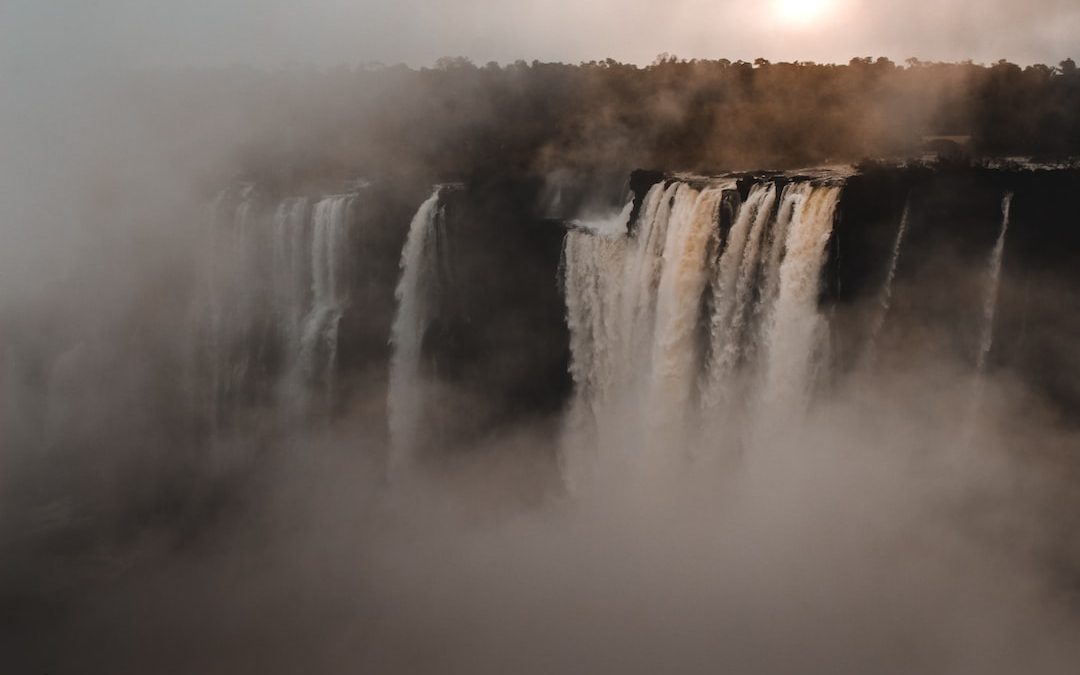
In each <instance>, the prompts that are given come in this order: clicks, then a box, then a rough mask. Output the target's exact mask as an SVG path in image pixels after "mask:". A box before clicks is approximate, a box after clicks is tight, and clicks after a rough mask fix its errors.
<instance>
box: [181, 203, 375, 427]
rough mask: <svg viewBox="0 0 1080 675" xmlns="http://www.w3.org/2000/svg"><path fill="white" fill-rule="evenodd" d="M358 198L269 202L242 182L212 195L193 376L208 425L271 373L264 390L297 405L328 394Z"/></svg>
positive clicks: (196, 318) (217, 421)
mask: <svg viewBox="0 0 1080 675" xmlns="http://www.w3.org/2000/svg"><path fill="white" fill-rule="evenodd" d="M358 198H359V193H358V192H353V193H348V194H340V195H331V196H327V197H322V198H319V199H318V200H317V201H316V202H315V204H314V206H312V204H311V200H309V199H308V198H306V197H286V198H284V199H282V200H281V201H279V202H277V203H276V205H270V206H272V208H269V209H267V208H266V204H265V201H264V196H263V195H262V194H261V193H260V191H259V190H258V189H257V188H256V187H255V186H254V185H251V184H246V185H243V186H242V187H241V188H240V189H239V190H233V191H230V190H225V191H223V192H222V193H221V194H219V195H218V197H217V199H216V200H215V201H214V204H213V207H212V214H211V224H212V226H213V229H212V231H211V232H210V233H209V240H208V241H209V244H208V246H209V249H210V252H209V255H208V256H207V259H208V262H207V265H208V269H207V272H206V274H205V278H206V281H207V283H206V287H205V289H204V290H203V294H202V297H201V299H200V302H199V304H198V306H197V307H196V308H195V309H194V317H193V322H194V330H195V332H196V339H195V340H194V341H193V344H194V345H197V347H196V348H195V349H194V353H193V354H192V356H191V363H192V364H193V366H192V368H191V375H190V376H189V377H191V378H192V382H193V383H192V385H191V386H190V389H191V391H192V392H193V395H194V396H196V397H198V399H199V400H204V401H205V404H202V405H203V407H204V408H205V409H206V411H207V413H206V416H207V419H208V421H209V422H210V424H211V426H212V427H213V428H216V427H217V426H218V425H219V424H220V422H221V421H222V420H223V418H224V416H225V414H226V413H227V411H228V410H229V409H230V408H232V407H235V406H236V405H238V404H240V403H241V402H242V401H243V400H245V397H248V396H251V395H259V394H258V392H259V391H260V390H263V389H264V387H263V385H264V384H266V385H272V384H274V382H275V381H276V385H277V386H276V388H275V387H271V386H268V387H266V389H267V390H271V389H276V391H277V395H278V397H279V399H280V401H279V402H281V403H286V404H288V405H290V406H295V408H296V409H303V408H304V407H306V404H307V402H308V389H309V388H311V387H315V388H317V389H320V390H321V391H322V393H323V396H324V398H327V399H329V398H330V397H332V395H333V391H332V389H333V386H334V375H335V371H336V369H337V363H336V362H337V350H338V346H337V345H338V329H339V326H340V322H341V318H342V316H343V315H344V313H345V311H346V310H347V308H348V304H349V298H348V292H347V284H348V281H349V279H348V277H349V268H348V265H349V264H350V259H351V251H350V250H349V246H348V241H349V230H350V227H351V223H352V220H353V211H354V207H355V205H356V202H357V200H358ZM271 354H277V357H276V358H271ZM199 364H204V365H202V366H200V365H199ZM200 371H204V372H205V377H206V378H207V379H206V380H203V379H201V377H202V376H200V375H199V372H200ZM268 378H269V380H270V381H269V382H266V381H265V380H267V379H268ZM200 382H201V383H203V384H200ZM252 392H254V393H252Z"/></svg>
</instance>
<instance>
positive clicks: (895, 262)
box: [863, 197, 911, 365]
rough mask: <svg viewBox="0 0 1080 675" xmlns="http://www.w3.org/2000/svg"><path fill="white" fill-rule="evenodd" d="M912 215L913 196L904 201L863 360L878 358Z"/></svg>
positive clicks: (871, 361)
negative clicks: (880, 337)
mask: <svg viewBox="0 0 1080 675" xmlns="http://www.w3.org/2000/svg"><path fill="white" fill-rule="evenodd" d="M910 216H911V198H910V197H909V198H908V200H907V201H906V202H904V213H903V215H902V216H900V227H899V228H898V229H897V231H896V239H895V240H894V241H893V248H892V256H891V257H890V258H889V270H888V272H887V273H886V275H885V283H884V284H883V285H882V287H881V293H880V294H879V295H878V301H877V307H876V311H875V312H874V317H873V319H872V320H871V322H870V333H869V336H868V338H867V341H866V353H865V354H864V355H863V362H864V363H865V364H867V365H869V364H872V363H873V362H874V360H875V359H876V358H877V341H878V337H879V336H880V335H881V331H882V329H883V328H885V320H886V319H887V318H888V316H889V309H890V307H891V306H892V292H893V290H892V287H893V281H894V280H895V279H896V269H897V267H898V266H899V264H900V251H901V249H902V248H903V246H904V237H905V236H907V229H908V218H910Z"/></svg>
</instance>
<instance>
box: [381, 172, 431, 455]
mask: <svg viewBox="0 0 1080 675" xmlns="http://www.w3.org/2000/svg"><path fill="white" fill-rule="evenodd" d="M441 192H442V189H441V188H436V189H435V191H434V192H433V193H432V195H431V196H430V197H428V199H427V200H426V201H425V202H424V203H423V204H422V205H421V206H420V209H419V210H418V211H417V212H416V215H415V216H414V217H413V219H412V222H411V223H410V225H409V234H408V238H407V239H406V242H405V248H404V249H403V250H402V253H401V277H400V279H399V281H398V284H397V288H396V289H395V292H394V295H395V297H396V298H397V303H398V305H397V314H396V315H395V317H394V323H393V327H392V329H391V337H390V342H391V345H392V347H393V356H392V358H391V361H390V386H389V392H388V395H387V396H388V398H387V407H388V415H389V426H390V438H391V443H392V449H391V455H390V466H389V471H390V475H391V476H400V475H401V474H402V472H404V471H405V470H407V468H408V466H409V465H410V464H411V463H412V460H413V455H414V454H415V452H416V450H417V446H418V445H419V442H420V440H421V436H420V425H421V424H423V423H424V419H425V417H424V408H425V401H424V398H425V397H424V382H423V378H422V373H421V358H422V356H423V354H422V350H423V342H424V334H425V332H426V331H427V328H428V324H429V321H430V319H431V309H432V308H431V295H432V293H433V291H434V290H435V289H434V285H435V284H437V283H438V267H439V263H438V254H439V253H438V250H437V249H438V241H437V239H438V236H437V235H438V232H437V230H438V227H439V222H440V215H441V213H440V211H441V210H440V208H439V197H440V194H441Z"/></svg>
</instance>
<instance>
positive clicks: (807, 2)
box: [772, 0, 833, 27]
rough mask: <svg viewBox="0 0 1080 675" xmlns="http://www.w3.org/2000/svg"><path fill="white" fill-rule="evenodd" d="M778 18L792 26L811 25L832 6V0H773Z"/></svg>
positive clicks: (774, 12) (774, 11) (774, 10)
mask: <svg viewBox="0 0 1080 675" xmlns="http://www.w3.org/2000/svg"><path fill="white" fill-rule="evenodd" d="M772 4H773V14H774V15H775V17H776V19H777V20H778V21H780V22H782V23H785V24H787V25H790V26H800V27H803V26H811V25H813V24H815V23H817V22H819V21H820V20H821V19H822V18H823V17H824V16H825V15H826V14H827V13H828V12H829V10H830V9H831V8H832V4H833V3H832V0H772Z"/></svg>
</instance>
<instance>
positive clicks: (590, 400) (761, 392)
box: [563, 181, 840, 484]
mask: <svg viewBox="0 0 1080 675" xmlns="http://www.w3.org/2000/svg"><path fill="white" fill-rule="evenodd" d="M735 187H736V185H735V183H734V182H733V181H731V182H713V183H711V184H709V185H707V186H706V187H704V188H697V187H694V186H692V185H691V184H689V183H687V182H682V181H673V182H671V183H670V184H664V183H661V184H657V185H655V186H653V188H652V189H651V190H650V191H649V193H648V194H647V195H646V196H645V198H644V200H643V202H642V205H641V209H640V211H639V214H638V218H637V222H636V223H634V224H631V225H632V226H631V227H629V228H627V227H620V226H615V227H611V226H608V225H607V224H606V222H607V221H603V222H598V223H586V224H582V226H581V227H579V228H577V229H575V230H573V231H571V232H570V233H569V234H568V235H567V237H566V242H565V247H564V265H563V274H564V287H565V294H566V306H567V322H568V325H569V328H570V334H571V374H572V376H573V379H574V383H575V399H574V402H573V407H572V409H571V424H570V427H569V430H568V433H569V434H570V435H571V436H572V437H573V438H572V439H571V440H570V441H568V443H567V446H568V447H567V448H566V452H565V453H564V457H563V460H564V473H565V474H566V475H567V479H568V480H569V481H570V482H571V484H575V483H578V482H579V481H580V480H582V479H584V478H587V477H588V476H590V475H595V464H596V462H603V463H605V465H606V467H605V468H607V467H610V466H611V465H612V464H615V465H625V464H626V463H627V462H629V463H631V464H634V463H640V462H641V461H643V460H644V458H647V457H653V458H656V457H658V456H660V455H670V450H669V449H670V448H682V447H686V443H685V441H686V440H687V439H686V438H685V436H686V433H687V431H688V430H690V429H694V428H697V427H699V426H700V423H699V421H697V420H692V419H690V413H691V412H692V411H694V410H697V409H700V410H701V411H702V412H703V414H704V415H705V421H706V422H708V421H710V420H715V419H717V417H718V415H719V414H720V412H721V411H720V410H719V409H720V408H722V407H723V406H724V405H727V404H729V403H730V402H731V396H730V394H731V393H733V391H734V390H733V389H732V384H733V382H734V381H736V380H737V379H738V378H745V377H746V375H747V373H753V372H759V371H760V372H763V373H764V375H765V376H764V377H763V378H762V381H761V382H760V383H759V384H757V385H755V388H754V390H753V391H749V392H741V393H743V394H749V395H750V396H749V398H750V399H753V400H758V399H764V400H777V399H781V398H790V397H791V396H790V393H791V392H792V391H795V392H805V391H806V390H807V389H808V388H809V387H810V385H811V378H812V374H813V373H812V371H813V368H812V361H813V359H814V358H815V356H816V355H817V354H818V352H819V351H820V349H819V345H818V343H817V339H818V338H819V337H820V333H821V328H822V327H823V324H824V319H823V318H822V317H821V316H820V313H819V312H818V308H817V302H818V295H819V292H820V276H821V272H822V267H823V265H824V262H825V252H826V243H827V241H828V239H829V237H830V235H831V232H832V221H833V217H834V214H835V210H836V206H837V202H838V199H839V195H840V188H839V187H834V186H828V185H821V186H818V185H814V184H812V183H810V182H798V183H791V184H788V185H787V186H786V187H785V189H784V191H783V194H782V195H781V197H780V200H779V202H780V203H779V206H777V198H776V187H775V184H774V183H773V182H772V181H764V182H762V183H759V184H758V185H755V186H753V188H752V189H751V190H750V194H749V196H748V197H747V199H746V201H745V203H742V204H739V202H738V196H737V193H736V192H735ZM723 204H733V205H734V208H735V213H736V215H735V217H734V222H733V224H732V225H731V227H730V229H729V230H728V232H727V233H726V237H725V236H724V234H725V233H722V232H721V228H720V212H721V206H722V205H723ZM628 213H629V210H628V209H627V210H624V212H623V215H622V216H620V218H621V219H623V220H625V218H626V217H627V215H628ZM627 231H629V234H626V232H627ZM716 250H719V251H720V254H719V255H718V256H717V255H715V253H713V254H712V255H710V251H716ZM708 300H711V302H709V301H708ZM761 341H764V342H765V346H766V348H765V349H764V350H762V349H756V348H755V343H757V342H761ZM743 398H747V397H745V396H744V397H743ZM699 401H700V406H699V405H695V404H696V403H697V402H699ZM661 450H663V452H661ZM655 462H656V460H655V459H653V460H651V461H649V463H648V466H647V467H644V468H645V469H646V470H651V469H655V468H657V465H656V463H655Z"/></svg>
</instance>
